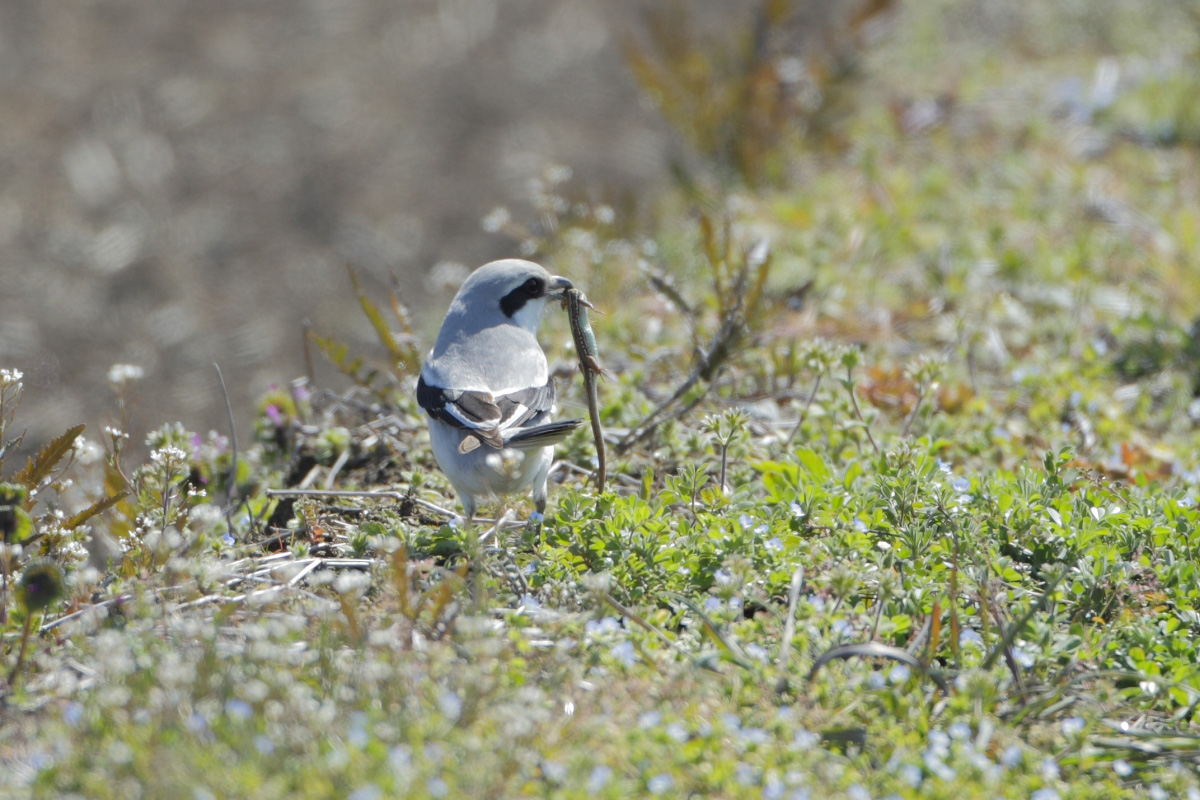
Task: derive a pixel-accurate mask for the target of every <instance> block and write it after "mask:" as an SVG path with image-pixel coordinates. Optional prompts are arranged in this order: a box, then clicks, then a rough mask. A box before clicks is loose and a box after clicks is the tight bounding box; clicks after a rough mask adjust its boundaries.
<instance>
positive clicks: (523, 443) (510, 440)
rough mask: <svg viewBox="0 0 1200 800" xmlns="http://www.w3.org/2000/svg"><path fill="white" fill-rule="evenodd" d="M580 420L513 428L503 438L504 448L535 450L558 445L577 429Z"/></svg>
mask: <svg viewBox="0 0 1200 800" xmlns="http://www.w3.org/2000/svg"><path fill="white" fill-rule="evenodd" d="M581 422H583V420H581V419H563V420H558V421H556V422H547V423H546V424H544V425H534V426H533V427H530V428H514V429H513V430H512V431H511V432H509V433H508V434H506V435H505V437H504V446H505V447H512V448H515V449H517V450H536V449H537V448H539V447H549V446H550V445H552V444H558V443H559V442H561V441H562V440H563V439H565V438H567V436H569V435H570V433H571V431H573V430H575V429H576V428H578V427H579V424H580V423H581Z"/></svg>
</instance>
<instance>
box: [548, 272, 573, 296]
mask: <svg viewBox="0 0 1200 800" xmlns="http://www.w3.org/2000/svg"><path fill="white" fill-rule="evenodd" d="M574 288H575V284H573V283H571V282H570V281H569V280H567V279H566V278H564V277H562V276H560V275H551V276H550V283H549V285H547V286H546V289H547V291H546V299H547V300H565V299H566V292H567V290H568V289H574Z"/></svg>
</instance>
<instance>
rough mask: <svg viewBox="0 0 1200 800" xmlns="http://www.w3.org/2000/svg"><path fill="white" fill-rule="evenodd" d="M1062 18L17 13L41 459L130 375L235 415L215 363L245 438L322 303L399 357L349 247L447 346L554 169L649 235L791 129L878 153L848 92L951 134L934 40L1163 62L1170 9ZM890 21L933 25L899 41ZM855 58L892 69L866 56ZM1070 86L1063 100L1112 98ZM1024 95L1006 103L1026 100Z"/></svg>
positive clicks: (5, 364) (577, 10)
mask: <svg viewBox="0 0 1200 800" xmlns="http://www.w3.org/2000/svg"><path fill="white" fill-rule="evenodd" d="M1150 5H1154V6H1155V7H1156V8H1159V7H1164V6H1168V7H1169V6H1170V4H1169V3H1167V4H1164V3H1158V4H1150ZM1047 8H1048V7H1046V6H1045V5H1044V4H1040V3H1037V2H1030V0H961V1H960V2H955V1H954V0H937V2H931V4H930V5H926V6H919V5H907V6H903V7H901V4H900V3H899V2H898V0H756V1H755V2H745V3H732V2H727V1H723V0H687V2H674V3H672V2H667V1H666V0H605V1H604V2H598V1H597V0H504V2H498V1H497V0H440V1H435V0H387V1H386V2H385V0H289V2H283V1H282V0H255V1H254V2H249V1H247V0H240V1H238V0H154V2H137V0H66V1H64V2H56V3H30V2H26V1H25V0H0V368H17V369H20V370H21V371H22V372H24V373H25V393H24V396H23V397H24V399H23V402H22V407H21V410H20V414H19V416H18V418H17V420H18V425H17V428H18V429H21V428H25V429H27V438H26V442H25V449H26V450H29V449H31V448H32V447H35V446H37V445H38V444H40V443H42V442H44V441H46V440H47V439H48V438H50V437H52V436H54V435H57V434H58V433H59V432H61V431H62V430H63V429H64V428H65V427H67V426H68V425H71V424H75V423H79V422H84V423H87V424H88V426H89V430H88V434H89V436H91V437H93V438H97V437H99V436H100V435H101V432H102V428H103V426H104V425H105V424H110V423H115V422H118V421H119V419H120V417H121V415H120V414H118V412H117V399H116V396H115V394H114V391H113V389H112V388H111V387H110V384H109V380H108V376H109V373H110V369H111V368H112V366H113V365H116V364H131V365H135V366H137V367H139V368H141V369H142V370H143V377H142V378H141V379H140V380H138V381H137V382H136V383H133V384H130V388H129V391H128V393H127V394H128V397H129V399H130V400H131V402H132V414H131V415H130V418H129V427H130V428H131V433H132V434H133V441H134V443H135V444H136V443H138V442H140V440H141V438H142V436H143V435H144V433H145V431H147V430H150V429H153V428H156V427H158V426H159V425H161V424H163V423H164V422H168V421H179V422H181V423H182V424H183V425H184V426H185V427H186V428H187V429H189V430H195V431H206V430H208V429H210V428H217V429H219V430H221V431H222V432H224V431H225V429H226V428H227V422H226V421H225V411H224V402H223V400H222V397H221V393H220V389H219V386H218V384H217V381H216V377H215V374H214V371H213V369H212V366H211V365H212V363H213V362H217V363H218V364H219V365H220V366H221V368H222V370H223V372H224V375H225V379H226V383H227V386H228V389H229V393H230V395H231V400H232V405H233V409H234V411H235V416H236V418H237V420H238V423H239V428H240V429H241V430H243V431H245V430H246V429H247V428H248V422H249V420H250V418H251V415H252V412H253V401H254V399H255V398H256V397H258V396H260V395H261V394H262V393H263V392H264V391H266V390H267V389H269V388H270V387H271V386H272V385H286V384H287V383H288V382H289V381H290V380H291V379H293V378H294V377H296V376H298V375H301V374H304V372H305V359H304V355H303V348H302V344H301V342H302V331H303V324H304V322H305V320H309V321H311V323H312V326H313V329H314V330H315V331H318V332H320V333H322V334H324V335H327V336H330V337H332V338H333V339H335V340H337V341H341V342H346V343H347V344H349V345H350V346H351V347H352V349H355V350H361V349H362V348H360V347H358V346H360V345H361V346H365V347H366V348H370V347H375V348H376V351H378V349H377V348H378V343H377V341H376V340H375V336H374V333H373V332H372V331H371V328H370V326H369V324H368V323H367V321H366V319H365V318H364V316H363V314H362V313H361V310H360V309H359V307H358V303H357V300H356V298H355V296H354V292H353V290H352V286H351V283H350V280H349V278H348V276H347V273H346V266H348V265H351V266H353V267H354V268H355V269H356V270H357V272H358V274H359V275H360V277H361V279H362V282H363V285H364V287H365V288H366V289H367V290H368V291H369V292H371V293H372V295H373V296H375V297H377V300H378V302H380V303H381V304H386V303H385V293H386V290H387V289H388V288H393V287H394V288H395V289H396V291H397V294H398V295H399V298H400V300H401V301H402V302H403V303H404V304H406V305H407V306H408V307H409V308H410V309H411V310H412V311H413V313H414V317H415V319H414V323H415V328H416V331H417V332H418V334H419V336H420V337H422V338H423V339H424V341H426V342H428V341H429V340H430V338H431V335H432V332H433V330H434V329H435V328H436V325H437V323H438V321H439V320H440V318H441V314H442V313H443V311H444V309H445V307H446V304H447V302H448V301H449V298H450V296H451V295H452V293H453V290H454V288H455V287H456V285H457V282H458V281H459V280H461V278H462V277H463V276H464V275H465V274H466V272H467V271H468V270H469V269H471V268H473V267H475V266H478V265H479V264H482V263H484V262H485V261H488V260H490V259H493V258H497V257H505V256H512V255H518V254H520V252H519V246H518V239H519V238H520V237H514V236H512V235H511V234H512V232H513V231H514V230H519V229H526V230H529V229H536V228H537V226H538V225H539V224H541V225H544V224H545V220H544V218H545V214H541V213H539V209H538V206H537V202H536V197H537V195H538V189H537V181H538V180H539V179H542V178H544V177H545V176H546V175H547V174H548V173H547V170H548V169H549V168H552V167H553V165H562V166H565V167H568V168H569V169H570V174H571V176H572V177H571V178H570V180H569V181H567V182H566V185H562V186H556V191H559V192H562V193H564V194H566V195H568V196H571V197H574V198H578V199H581V200H584V201H586V202H588V203H589V204H591V207H593V208H596V207H604V208H606V209H612V211H613V216H614V218H615V220H616V223H615V224H616V225H617V229H618V232H619V233H624V232H629V231H631V230H636V229H637V228H638V226H639V225H641V224H643V222H642V221H643V220H644V219H645V218H646V217H647V215H652V214H653V213H654V205H655V198H656V197H658V196H659V195H660V193H661V192H662V191H663V190H664V189H665V188H667V187H669V186H672V185H675V186H681V185H682V186H684V187H685V188H686V182H687V180H688V179H689V178H688V177H686V176H688V175H691V176H695V175H696V174H697V172H701V173H702V172H703V171H704V170H706V169H707V170H709V171H710V173H711V171H712V170H713V169H716V170H717V171H720V170H721V169H725V170H726V171H727V172H728V173H729V174H731V175H733V180H731V181H730V183H729V185H737V184H739V183H740V184H741V185H751V186H752V185H754V184H755V183H756V182H758V181H760V180H763V179H764V178H763V176H768V177H767V179H770V176H775V178H776V179H778V178H779V177H780V176H781V170H784V171H786V170H790V169H794V168H795V164H794V163H793V162H787V161H786V160H784V161H780V162H779V163H774V162H771V161H770V160H769V159H771V158H773V157H775V156H777V155H778V154H779V153H785V152H786V150H784V149H781V148H779V147H776V146H775V145H776V144H777V141H776V140H777V138H778V134H779V132H780V131H784V130H790V129H789V126H791V125H792V122H791V120H800V121H802V123H803V125H804V126H806V127H805V130H804V131H801V135H802V136H803V137H804V142H805V147H806V148H809V149H812V150H819V148H820V144H819V143H820V142H822V141H825V142H827V143H831V144H830V148H829V149H830V151H836V150H841V151H848V150H853V148H854V147H855V143H854V142H851V141H848V140H845V139H844V138H839V135H840V134H839V132H838V130H837V124H836V123H837V120H838V118H839V117H838V115H839V113H840V112H839V108H838V104H839V103H846V102H855V103H860V104H861V103H863V102H866V103H868V104H874V105H876V106H879V107H881V108H885V109H886V111H885V112H884V113H885V114H890V116H891V118H892V119H893V120H894V123H895V124H896V125H897V126H898V127H899V128H901V129H903V130H904V131H906V132H920V131H924V130H927V129H931V128H933V127H935V126H937V125H938V124H940V123H941V122H942V121H943V120H944V118H945V113H946V110H947V108H948V107H949V104H952V103H953V102H954V96H953V92H954V91H956V90H957V89H958V88H960V87H957V85H956V78H955V76H954V75H948V74H937V75H933V76H932V77H931V78H929V77H927V78H926V79H925V80H926V83H929V84H930V85H924V86H918V85H916V84H917V82H919V81H917V79H916V78H913V80H909V76H910V68H911V75H918V76H919V75H922V74H925V73H921V72H920V68H921V67H922V65H923V59H924V60H926V61H928V60H930V59H933V58H934V56H933V55H932V53H934V52H935V51H937V52H941V53H942V56H939V58H942V57H944V56H945V53H946V52H951V53H952V52H954V51H955V49H956V48H957V49H958V50H961V51H963V52H964V53H966V52H969V53H971V54H972V55H971V58H972V59H973V60H975V61H984V62H986V61H987V60H988V59H989V58H995V59H1004V58H1011V57H1013V54H1016V55H1017V57H1022V58H1031V59H1036V58H1049V57H1057V56H1059V55H1061V54H1064V53H1069V52H1070V51H1071V50H1072V48H1074V47H1076V46H1077V45H1078V44H1079V43H1080V42H1086V43H1088V45H1087V48H1086V51H1081V52H1083V54H1084V55H1085V56H1086V58H1083V59H1081V63H1083V64H1085V65H1087V66H1085V67H1084V69H1087V70H1090V69H1091V68H1092V66H1093V65H1094V64H1095V63H1096V59H1097V56H1098V55H1100V56H1102V55H1105V54H1107V53H1109V52H1118V51H1120V50H1121V49H1123V48H1127V46H1128V43H1127V42H1126V43H1125V44H1121V43H1120V42H1117V41H1116V40H1117V39H1118V38H1119V39H1122V41H1123V40H1125V39H1133V38H1137V37H1140V38H1141V39H1145V40H1146V41H1145V42H1144V43H1143V45H1144V46H1142V45H1139V47H1141V49H1143V50H1144V51H1145V52H1148V53H1156V51H1159V50H1162V49H1163V48H1162V45H1161V43H1160V41H1159V40H1160V39H1161V38H1162V37H1161V36H1160V34H1161V33H1162V31H1163V30H1164V29H1163V28H1162V26H1158V27H1155V26H1153V25H1150V24H1148V23H1147V21H1146V18H1145V15H1144V13H1143V10H1142V6H1141V4H1139V3H1135V2H1130V0H1103V1H1102V2H1098V3H1068V4H1063V6H1061V7H1059V6H1055V7H1054V8H1053V9H1050V10H1047ZM918 11H919V12H920V13H916V12H918ZM1043 17H1048V18H1049V17H1052V18H1053V21H1054V22H1053V24H1047V23H1046V20H1045V19H1043ZM764 20H769V24H766V23H764ZM897 21H899V22H900V23H901V24H899V25H897V24H896V23H897ZM895 29H899V31H900V32H902V33H903V36H887V34H888V33H896V32H897V31H896V30H895ZM884 38H888V39H900V38H904V39H905V40H906V41H907V44H906V45H905V46H904V47H901V48H893V49H892V50H891V51H890V54H889V53H888V52H878V53H877V51H875V50H872V49H871V47H872V45H870V44H869V42H870V41H880V40H881V39H884ZM723 40H724V41H725V43H726V44H728V43H729V42H731V41H734V40H736V42H740V43H741V44H739V45H738V46H729V47H724V46H723V45H722V44H721V42H722V41H723ZM714 43H715V44H714ZM864 43H867V44H864ZM710 44H712V45H713V46H711V47H710ZM856 48H858V49H859V50H861V51H862V52H868V51H869V52H870V53H871V57H872V58H874V59H875V61H874V63H873V64H869V65H868V68H867V69H866V70H857V69H856V65H855V64H854V63H852V62H853V59H851V60H850V61H846V60H844V59H842V53H841V51H842V50H843V49H846V50H848V51H850V52H851V53H853V52H854V51H855V50H856ZM1163 52H1166V51H1163ZM822 53H824V54H825V57H823V58H822V57H814V54H822ZM989 54H990V55H989ZM1039 54H1040V55H1039ZM1166 54H1167V55H1169V53H1166ZM1156 57H1158V56H1156ZM747 58H749V59H750V60H749V61H747V60H746V59H747ZM738 59H742V61H740V62H738ZM1161 60H1162V59H1161V58H1159V61H1161ZM1176 60H1177V61H1178V59H1176ZM1159 61H1154V60H1146V61H1144V63H1145V64H1149V65H1150V66H1149V67H1146V68H1145V69H1143V71H1150V70H1153V69H1158V67H1156V66H1155V65H1156V64H1158V63H1159ZM733 62H737V63H733ZM938 63H942V62H941V61H939V62H938ZM996 63H1000V62H999V61H997V62H996ZM1101 63H1102V65H1103V62H1101ZM1131 63H1132V64H1133V66H1134V67H1136V66H1137V64H1138V63H1143V62H1131ZM1164 63H1166V62H1164ZM1171 63H1175V62H1171ZM1180 63H1184V64H1191V63H1192V61H1187V60H1185V61H1182V62H1180ZM1071 68H1072V69H1074V68H1075V67H1074V65H1073V66H1072V67H1071ZM1127 71H1129V70H1127ZM864 72H865V73H866V76H867V77H866V78H864V77H863V75H864ZM926 72H928V70H926ZM1110 72H1111V70H1110ZM1083 74H1085V75H1086V72H1085V73H1083ZM1097 74H1098V75H1099V74H1100V73H1097ZM731 75H732V76H735V78H736V79H735V80H730V79H729V78H730V76H731ZM871 75H875V76H879V75H884V76H886V77H887V80H886V81H876V82H875V84H887V85H886V86H884V87H883V88H882V90H878V91H877V94H876V95H874V96H868V97H866V99H865V100H864V98H863V97H862V96H856V95H855V94H854V93H853V92H852V91H849V90H847V89H846V87H852V86H857V85H874V84H872V81H871V79H870V76H871ZM1122 75H1124V73H1122ZM1058 80H1059V79H1058V78H1054V79H1053V80H1047V81H1046V85H1045V87H1043V88H1041V89H1039V94H1045V95H1047V96H1051V95H1053V96H1055V97H1058V96H1059V95H1063V96H1064V97H1066V100H1065V101H1062V100H1061V98H1060V100H1059V101H1055V102H1057V103H1059V104H1061V103H1063V102H1065V103H1066V104H1067V105H1069V106H1070V107H1071V108H1075V107H1077V106H1078V107H1083V106H1086V105H1087V103H1093V104H1094V105H1095V104H1096V102H1098V101H1096V102H1094V98H1092V99H1091V100H1089V99H1088V96H1085V95H1087V92H1088V91H1089V89H1088V88H1087V84H1086V83H1080V82H1078V81H1077V82H1076V83H1069V82H1068V83H1065V84H1061V86H1060V84H1058V83H1055V82H1054V81H1058ZM930 81H932V83H930ZM1097 81H1099V77H1098V78H1097ZM839 82H840V83H839ZM1109 83H1112V81H1109ZM1097 85H1099V84H1097ZM1104 85H1106V86H1107V85H1108V83H1105V84H1104ZM1192 85H1193V84H1192V83H1187V84H1186V86H1188V87H1190V86H1192ZM729 87H732V88H729ZM839 87H841V88H839ZM1061 87H1065V89H1062V88H1061ZM1071 87H1075V88H1073V89H1072V88H1071ZM970 88H971V87H966V89H967V90H970ZM1189 91H1190V89H1189ZM1064 92H1065V94H1064ZM1092 94H1093V95H1094V94H1095V91H1092ZM1014 97H1019V98H1020V99H1019V100H1012V99H1009V98H1006V97H999V98H998V99H997V98H995V97H985V98H984V100H983V101H982V102H986V103H993V104H994V103H1001V104H1002V103H1004V102H1021V103H1025V102H1027V101H1026V100H1025V99H1024V98H1025V95H1016V94H1014ZM1080 97H1082V98H1083V99H1082V100H1078V98H1080ZM848 98H853V99H852V100H848ZM1060 101H1061V102H1060ZM1072 104H1074V105H1072ZM1184 105H1186V106H1187V107H1188V108H1192V107H1195V104H1194V103H1192V102H1191V101H1190V100H1189V101H1187V103H1185V104H1184ZM1055 107H1056V108H1057V106H1055ZM1089 107H1090V106H1089ZM1097 107H1099V106H1097ZM960 118H961V119H966V120H968V121H969V119H970V117H969V115H968V114H961V115H960ZM793 133H794V131H793ZM967 138H968V139H969V135H968V137H967ZM714 165H715V167H714ZM807 168H811V165H809V167H807ZM562 174H563V173H562V171H561V170H560V171H559V172H558V175H560V176H561V175H562ZM807 174H808V173H805V174H797V175H787V176H783V177H785V178H786V180H785V181H784V182H786V183H788V184H789V185H793V186H803V185H804V184H805V180H806V175H807ZM681 176H684V177H681ZM501 207H503V208H504V209H505V212H504V213H503V214H499V215H498V214H496V213H494V211H495V209H497V208H501ZM505 220H507V222H505ZM506 234H510V235H506ZM584 281H585V285H586V277H585V278H584ZM317 361H318V364H319V363H320V361H321V359H320V358H319V357H318V358H317ZM317 377H318V381H319V382H322V379H325V380H329V381H330V382H331V383H335V385H336V384H337V376H336V375H335V374H334V373H333V371H332V370H331V369H328V368H325V369H323V370H322V369H318V375H317Z"/></svg>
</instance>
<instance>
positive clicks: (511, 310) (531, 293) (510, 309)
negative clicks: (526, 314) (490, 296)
mask: <svg viewBox="0 0 1200 800" xmlns="http://www.w3.org/2000/svg"><path fill="white" fill-rule="evenodd" d="M545 293H546V282H545V281H544V280H542V279H541V278H530V279H529V280H527V281H525V282H524V283H522V284H521V285H520V286H518V287H517V288H515V289H513V290H512V291H511V292H509V293H508V294H506V295H504V297H501V298H500V310H501V311H503V312H504V316H506V317H512V315H513V314H515V313H517V312H518V311H520V310H521V309H522V308H524V307H525V304H526V303H527V302H529V301H530V300H536V299H537V298H539V297H541V296H542V295H544V294H545Z"/></svg>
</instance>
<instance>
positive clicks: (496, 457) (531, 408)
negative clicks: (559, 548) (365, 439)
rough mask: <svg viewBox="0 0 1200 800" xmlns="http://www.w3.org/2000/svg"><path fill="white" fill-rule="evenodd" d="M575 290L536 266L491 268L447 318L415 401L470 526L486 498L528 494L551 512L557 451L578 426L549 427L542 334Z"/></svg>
mask: <svg viewBox="0 0 1200 800" xmlns="http://www.w3.org/2000/svg"><path fill="white" fill-rule="evenodd" d="M572 288H574V286H573V285H572V284H571V282H570V281H569V280H567V279H566V278H560V277H558V276H557V275H551V274H550V273H549V272H547V271H546V270H545V269H543V268H542V267H540V266H538V265H537V264H534V263H533V262H531V261H521V260H518V259H505V260H503V261H493V262H491V263H490V264H484V265H483V266H482V267H480V268H479V269H477V270H475V271H474V272H473V273H471V275H470V277H468V278H467V280H466V281H465V282H464V283H463V285H462V287H461V288H460V289H459V290H458V294H457V295H455V297H454V301H453V302H451V303H450V310H449V311H447V312H446V318H445V319H444V320H442V328H441V330H440V331H438V337H437V341H436V342H435V343H434V345H433V350H432V351H431V352H430V354H429V357H428V358H427V359H426V360H425V364H424V365H423V366H422V367H421V378H420V380H419V381H418V382H417V403H418V404H419V405H420V406H421V408H423V409H425V413H426V414H427V415H428V416H429V439H430V442H431V443H432V445H433V455H434V457H435V458H436V459H437V462H438V466H440V467H441V468H442V472H444V473H446V477H447V478H449V479H450V483H451V484H452V485H453V486H454V489H455V491H457V492H458V497H459V500H461V501H462V505H463V513H464V514H465V515H466V518H467V519H468V520H470V519H472V518H473V517H474V516H475V510H476V508H477V507H478V505H479V500H480V498H486V497H489V496H492V495H506V494H512V493H514V492H521V491H524V490H526V489H529V488H532V489H533V502H534V505H535V506H536V507H537V510H538V513H542V512H544V511H545V509H546V479H547V477H548V476H549V474H550V464H551V462H552V461H553V460H554V445H555V444H557V443H558V442H560V441H562V440H563V439H564V438H566V437H567V435H568V434H569V433H570V432H571V431H573V430H574V429H575V428H576V427H577V426H578V425H579V423H580V422H582V420H578V419H571V420H562V421H559V422H552V421H551V420H550V417H551V415H552V414H553V413H554V410H555V409H554V382H553V380H552V379H551V377H550V370H549V368H548V367H547V365H546V354H545V353H543V352H542V348H541V345H539V344H538V340H537V329H538V324H539V323H540V322H541V321H542V312H543V311H544V310H545V308H546V301H547V300H561V299H562V298H563V292H565V291H566V290H567V289H572Z"/></svg>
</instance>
